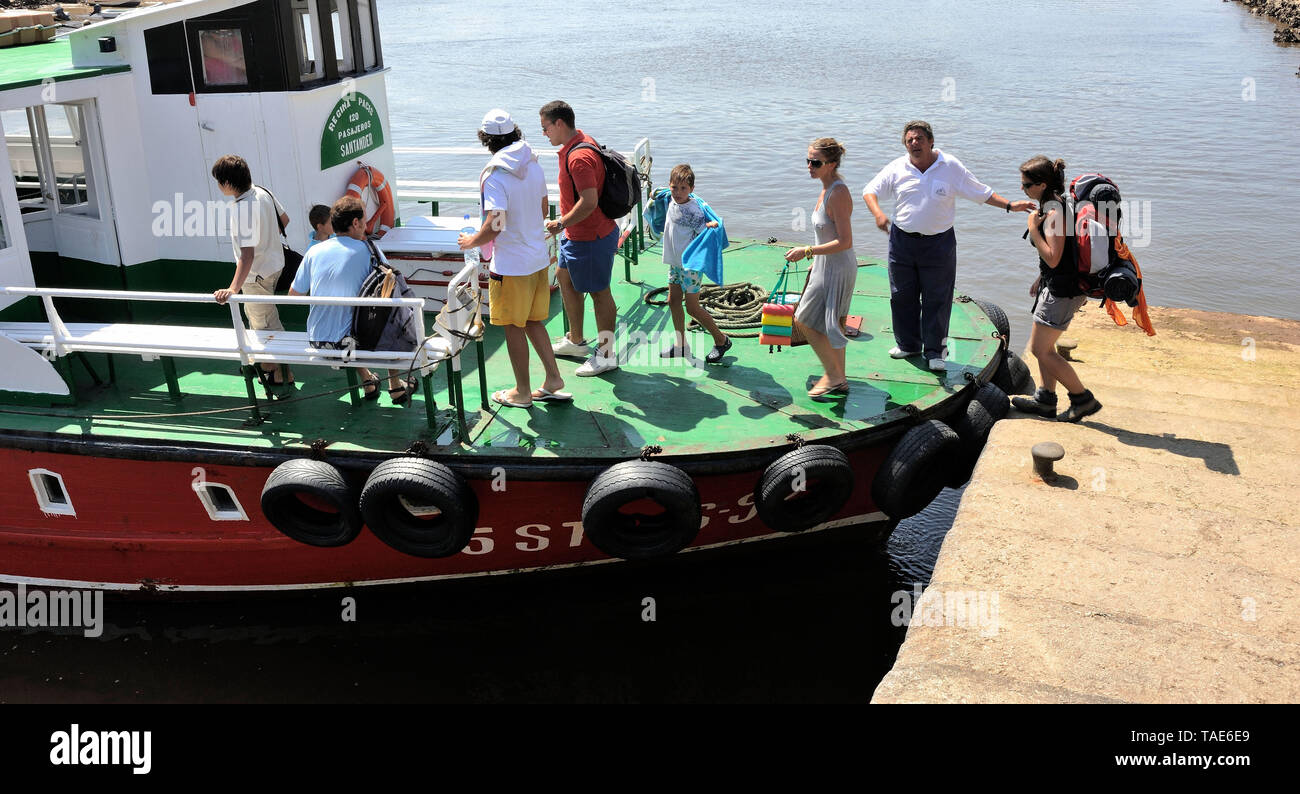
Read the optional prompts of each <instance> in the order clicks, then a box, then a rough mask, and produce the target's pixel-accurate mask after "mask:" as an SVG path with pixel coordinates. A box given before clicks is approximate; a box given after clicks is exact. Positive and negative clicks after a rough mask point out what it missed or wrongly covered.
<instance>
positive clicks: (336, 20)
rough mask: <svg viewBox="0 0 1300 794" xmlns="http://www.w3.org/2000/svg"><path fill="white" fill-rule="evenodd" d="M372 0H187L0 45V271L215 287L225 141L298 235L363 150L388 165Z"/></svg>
mask: <svg viewBox="0 0 1300 794" xmlns="http://www.w3.org/2000/svg"><path fill="white" fill-rule="evenodd" d="M374 3H375V0H252V1H251V2H250V1H249V0H182V1H181V2H175V3H166V4H158V5H152V6H146V7H142V8H139V9H137V10H134V11H131V12H128V13H124V14H122V15H120V16H118V17H116V18H114V19H111V20H106V21H103V22H100V23H97V24H94V25H91V26H88V27H84V28H81V29H77V30H73V31H72V32H71V33H69V34H68V35H67V36H60V37H58V38H56V39H55V40H54V41H51V42H48V43H42V44H32V45H26V46H18V47H11V48H7V49H0V131H2V132H3V135H0V161H7V162H8V164H9V167H8V168H3V167H0V285H4V286H33V285H48V286H56V285H57V286H60V287H85V288H98V289H132V290H169V291H187V292H211V291H212V290H213V289H215V288H217V287H219V286H223V285H224V283H226V282H225V281H223V279H228V278H229V275H230V268H231V267H232V266H233V259H232V252H231V247H230V238H229V236H228V232H227V231H226V226H225V215H224V208H226V207H228V206H229V203H230V202H229V199H227V198H226V197H225V196H223V195H222V194H221V192H220V190H219V189H218V187H217V185H216V183H215V182H214V180H213V179H212V176H211V169H212V164H213V162H214V161H215V160H216V159H217V158H219V157H221V156H222V155H225V154H238V155H240V156H242V157H243V158H244V159H246V160H247V161H248V163H249V166H250V169H251V171H252V175H253V180H254V182H255V183H257V184H259V185H263V186H265V187H267V188H269V189H270V190H271V191H272V192H273V193H274V194H275V196H276V198H277V199H278V200H279V201H280V203H281V204H282V205H283V206H284V207H285V209H286V211H287V212H288V214H289V217H290V219H291V225H290V227H289V229H288V242H289V243H290V244H291V245H292V246H293V247H294V248H295V249H297V250H299V251H301V250H303V248H304V247H305V245H306V239H307V233H308V232H309V231H310V228H309V225H308V223H307V218H306V215H307V210H308V209H309V208H310V207H311V206H312V205H313V204H330V203H332V202H333V201H334V200H335V199H337V198H338V197H340V196H342V195H344V193H345V191H346V189H347V185H348V181H349V179H350V178H351V177H352V175H353V174H354V173H355V172H356V170H357V165H358V161H363V162H365V163H366V164H367V165H370V166H373V167H374V168H377V169H379V170H380V171H381V172H384V173H385V174H392V173H393V169H394V162H393V147H392V141H391V138H390V130H389V124H388V97H387V93H386V89H385V79H384V71H385V67H384V63H383V54H382V50H381V47H380V40H379V26H378V21H377V18H376V14H375V6H374ZM20 299H21V298H20V297H19V296H14V295H2V294H0V310H3V309H4V308H5V307H7V306H9V305H11V304H13V303H14V302H15V301H17V300H20Z"/></svg>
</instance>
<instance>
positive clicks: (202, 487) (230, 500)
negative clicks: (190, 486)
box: [194, 482, 248, 521]
mask: <svg viewBox="0 0 1300 794" xmlns="http://www.w3.org/2000/svg"><path fill="white" fill-rule="evenodd" d="M194 493H196V494H198V496H199V501H200V502H202V503H203V508H204V509H205V510H207V511H208V518H211V519H212V520H213V521H247V520H248V515H247V514H246V513H244V507H243V505H241V504H240V503H239V497H237V496H235V492H234V491H233V490H231V488H230V486H229V485H220V484H218V483H213V482H199V483H195V484H194Z"/></svg>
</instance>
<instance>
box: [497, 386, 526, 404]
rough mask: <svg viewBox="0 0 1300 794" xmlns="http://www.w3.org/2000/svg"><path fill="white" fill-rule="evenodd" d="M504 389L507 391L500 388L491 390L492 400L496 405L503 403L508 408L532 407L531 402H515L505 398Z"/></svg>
mask: <svg viewBox="0 0 1300 794" xmlns="http://www.w3.org/2000/svg"><path fill="white" fill-rule="evenodd" d="M506 391H507V390H506V389H502V390H501V391H498V392H493V393H492V402H494V403H496V404H497V405H504V406H506V407H508V408H532V407H533V404H532V403H531V402H527V403H517V402H511V401H510V400H507V399H506Z"/></svg>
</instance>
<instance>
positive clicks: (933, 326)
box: [862, 121, 1034, 372]
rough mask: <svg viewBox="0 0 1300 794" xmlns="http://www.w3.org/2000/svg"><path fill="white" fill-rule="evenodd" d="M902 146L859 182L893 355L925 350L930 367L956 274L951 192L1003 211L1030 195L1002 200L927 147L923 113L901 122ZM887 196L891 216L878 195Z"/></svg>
mask: <svg viewBox="0 0 1300 794" xmlns="http://www.w3.org/2000/svg"><path fill="white" fill-rule="evenodd" d="M903 146H904V147H905V148H906V149H907V154H906V155H904V156H903V157H900V158H898V159H897V160H894V161H893V162H892V163H890V164H889V165H887V166H885V167H884V168H883V169H881V171H880V173H879V174H876V177H875V178H874V179H872V180H871V181H870V182H868V183H867V186H866V187H865V188H863V190H862V198H863V200H865V201H866V202H867V209H869V210H871V214H872V216H873V217H874V218H875V219H876V226H877V227H878V228H879V229H880V230H881V231H883V232H885V233H887V234H888V235H889V306H890V309H891V312H892V314H893V325H894V342H895V343H896V346H895V347H894V349H893V350H890V351H889V355H891V356H893V357H894V358H908V357H910V356H917V355H922V354H924V355H925V358H926V359H928V360H929V366H930V369H931V370H933V371H936V372H943V371H944V370H945V369H946V365H945V364H944V357H945V356H946V355H947V349H946V348H945V347H944V339H945V337H947V336H948V320H949V319H950V317H951V316H952V293H953V285H954V284H955V283H956V280H957V235H956V234H955V233H954V232H953V229H952V224H953V219H954V218H955V217H956V214H957V198H958V197H959V196H960V197H961V198H965V199H970V200H971V201H976V202H980V203H983V204H988V205H990V206H993V207H997V208H998V209H1001V210H1005V211H1007V212H1029V211H1031V210H1033V209H1034V203H1033V202H1032V201H1010V200H1008V199H1004V198H1002V197H1001V196H999V195H998V194H997V193H994V192H993V188H991V187H989V186H988V185H985V184H984V183H982V182H980V181H979V180H978V179H976V178H975V176H974V175H973V174H971V172H970V171H967V170H966V166H964V165H962V164H961V161H959V160H958V159H957V158H955V157H951V156H949V155H946V154H944V153H943V152H941V151H939V150H938V149H936V148H934V130H932V129H931V128H930V125H929V124H927V123H926V122H924V121H909V122H908V123H907V125H906V126H904V127H903ZM890 198H893V199H895V202H894V221H893V223H892V224H891V223H890V221H889V218H888V217H887V216H886V215H885V213H884V212H882V211H881V209H880V199H890Z"/></svg>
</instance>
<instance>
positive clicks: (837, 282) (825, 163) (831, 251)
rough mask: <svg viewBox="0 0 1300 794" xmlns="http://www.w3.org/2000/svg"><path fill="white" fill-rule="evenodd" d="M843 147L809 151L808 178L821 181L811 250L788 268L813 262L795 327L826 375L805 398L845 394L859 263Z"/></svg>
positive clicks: (799, 252) (799, 253)
mask: <svg viewBox="0 0 1300 794" xmlns="http://www.w3.org/2000/svg"><path fill="white" fill-rule="evenodd" d="M843 158H844V147H843V146H841V145H840V143H839V142H838V141H836V140H835V139H834V138H818V139H817V140H815V141H813V142H812V143H811V144H810V145H809V146H808V158H807V161H806V162H807V164H808V176H809V177H811V178H813V179H820V180H821V183H822V193H821V196H819V197H818V199H817V208H816V209H814V210H813V216H812V221H813V236H814V239H815V241H816V244H815V245H809V246H803V247H800V248H791V249H790V250H789V251H786V252H785V258H786V260H787V261H789V262H798V261H800V260H801V259H812V264H811V265H810V266H809V268H808V286H807V287H805V288H804V291H803V295H801V296H800V298H799V308H798V309H796V310H795V314H794V322H795V324H796V325H797V326H799V329H800V330H801V331H802V332H803V334H804V336H805V337H807V339H808V344H809V345H811V346H812V349H813V352H815V353H816V354H817V358H818V359H819V360H820V361H821V364H822V368H823V369H824V370H825V373H824V374H823V375H822V377H821V378H820V379H819V380H818V381H817V383H815V384H813V388H812V389H810V390H809V391H808V396H809V397H814V398H819V397H825V396H827V395H833V394H848V392H849V381H848V376H847V374H846V373H845V366H844V351H845V347H846V346H847V345H848V341H849V340H848V339H847V338H846V337H845V336H844V331H843V329H842V323H843V322H844V318H845V317H846V316H847V315H848V313H849V302H850V301H851V300H852V299H853V286H854V284H855V283H856V282H857V278H858V260H857V257H855V256H854V255H853V228H852V226H851V225H850V223H849V216H850V215H852V214H853V197H852V195H851V194H850V193H849V188H848V186H847V185H845V184H844V182H843V180H841V179H840V161H841V160H842V159H843Z"/></svg>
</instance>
